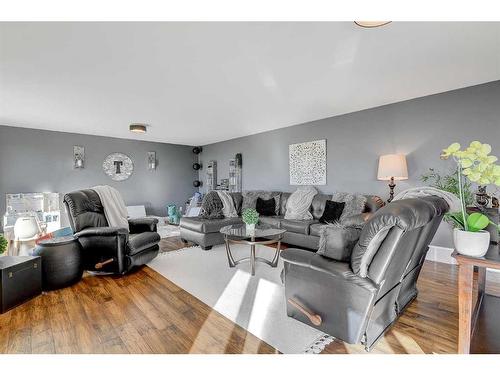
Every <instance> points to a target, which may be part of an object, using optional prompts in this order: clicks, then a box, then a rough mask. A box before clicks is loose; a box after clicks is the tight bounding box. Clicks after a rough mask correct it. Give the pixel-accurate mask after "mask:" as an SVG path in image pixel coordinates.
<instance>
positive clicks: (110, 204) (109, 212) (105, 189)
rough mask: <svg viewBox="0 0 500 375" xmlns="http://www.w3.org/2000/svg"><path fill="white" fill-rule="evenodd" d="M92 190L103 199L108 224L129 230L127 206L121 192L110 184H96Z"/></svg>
mask: <svg viewBox="0 0 500 375" xmlns="http://www.w3.org/2000/svg"><path fill="white" fill-rule="evenodd" d="M92 190H94V191H95V192H96V193H97V195H99V198H100V199H101V203H102V207H103V208H104V216H106V220H107V221H108V225H109V226H110V227H116V228H124V229H126V230H127V231H128V230H129V227H128V219H127V207H126V206H125V202H124V201H123V198H122V196H121V194H120V192H119V191H118V190H116V189H115V188H113V187H111V186H108V185H99V186H94V187H93V188H92Z"/></svg>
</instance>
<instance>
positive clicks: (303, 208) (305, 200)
mask: <svg viewBox="0 0 500 375" xmlns="http://www.w3.org/2000/svg"><path fill="white" fill-rule="evenodd" d="M316 194H318V191H317V190H316V189H315V188H314V187H312V186H301V187H299V188H297V190H295V191H294V192H293V193H292V195H290V197H289V198H288V201H287V202H286V212H285V219H291V220H311V219H312V218H313V216H312V214H311V212H310V211H309V207H311V203H312V200H313V198H314V196H315V195H316Z"/></svg>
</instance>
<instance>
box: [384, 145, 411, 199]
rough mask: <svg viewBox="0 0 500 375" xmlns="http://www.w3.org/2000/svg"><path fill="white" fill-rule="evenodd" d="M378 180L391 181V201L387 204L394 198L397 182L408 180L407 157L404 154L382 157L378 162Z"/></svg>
mask: <svg viewBox="0 0 500 375" xmlns="http://www.w3.org/2000/svg"><path fill="white" fill-rule="evenodd" d="M377 179H378V180H382V181H389V191H390V192H389V199H388V200H387V203H389V202H391V201H392V199H393V198H394V188H395V187H396V184H395V183H394V181H396V180H398V181H399V180H407V179H408V167H407V166H406V156H405V155H402V154H389V155H382V156H381V157H380V158H379V161H378V174H377Z"/></svg>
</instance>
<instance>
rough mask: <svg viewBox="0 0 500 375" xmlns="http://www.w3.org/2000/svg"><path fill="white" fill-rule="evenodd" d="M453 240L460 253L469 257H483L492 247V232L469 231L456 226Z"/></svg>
mask: <svg viewBox="0 0 500 375" xmlns="http://www.w3.org/2000/svg"><path fill="white" fill-rule="evenodd" d="M453 242H454V244H455V249H456V250H457V252H458V253H460V254H462V255H466V256H469V257H482V256H484V254H486V252H487V251H488V248H489V247H490V232H488V231H485V230H480V231H479V232H467V231H465V230H460V229H457V228H455V229H454V230H453Z"/></svg>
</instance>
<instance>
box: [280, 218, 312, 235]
mask: <svg viewBox="0 0 500 375" xmlns="http://www.w3.org/2000/svg"><path fill="white" fill-rule="evenodd" d="M317 222H318V221H317V220H288V219H283V220H281V228H282V229H286V230H287V231H289V232H293V233H298V234H307V235H308V234H309V227H310V226H311V224H316V223H317Z"/></svg>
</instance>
